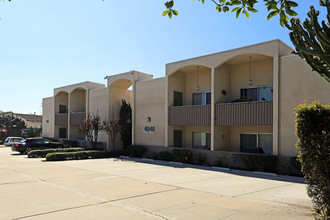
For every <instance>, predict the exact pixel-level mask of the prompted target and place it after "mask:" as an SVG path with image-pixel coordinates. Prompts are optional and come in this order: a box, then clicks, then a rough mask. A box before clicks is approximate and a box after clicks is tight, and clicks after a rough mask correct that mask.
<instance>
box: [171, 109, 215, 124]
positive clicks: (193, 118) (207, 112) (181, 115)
mask: <svg viewBox="0 0 330 220" xmlns="http://www.w3.org/2000/svg"><path fill="white" fill-rule="evenodd" d="M168 124H169V125H190V126H210V125H211V106H210V105H191V106H170V107H169V120H168Z"/></svg>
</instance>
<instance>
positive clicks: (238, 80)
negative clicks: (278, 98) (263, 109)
mask: <svg viewBox="0 0 330 220" xmlns="http://www.w3.org/2000/svg"><path fill="white" fill-rule="evenodd" d="M249 72H250V64H249V63H243V64H237V65H231V82H230V86H231V92H230V93H231V100H235V99H238V98H240V89H241V88H248V87H254V86H267V85H272V84H273V60H272V59H267V60H263V61H258V62H252V64H251V79H252V85H249V84H248V82H249V78H250V73H249Z"/></svg>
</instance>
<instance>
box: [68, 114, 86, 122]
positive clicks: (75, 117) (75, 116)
mask: <svg viewBox="0 0 330 220" xmlns="http://www.w3.org/2000/svg"><path fill="white" fill-rule="evenodd" d="M85 118H86V112H71V114H70V124H71V125H81V124H82V122H83V120H84V119H85Z"/></svg>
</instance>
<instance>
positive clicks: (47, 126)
mask: <svg viewBox="0 0 330 220" xmlns="http://www.w3.org/2000/svg"><path fill="white" fill-rule="evenodd" d="M54 116H55V115H54V98H53V97H49V98H44V99H43V100H42V136H44V137H54V136H55V131H54V126H55V124H54V123H55V118H54Z"/></svg>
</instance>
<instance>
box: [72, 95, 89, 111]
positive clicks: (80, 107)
mask: <svg viewBox="0 0 330 220" xmlns="http://www.w3.org/2000/svg"><path fill="white" fill-rule="evenodd" d="M70 112H86V90H83V89H76V90H74V91H73V92H72V93H71V94H70Z"/></svg>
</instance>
